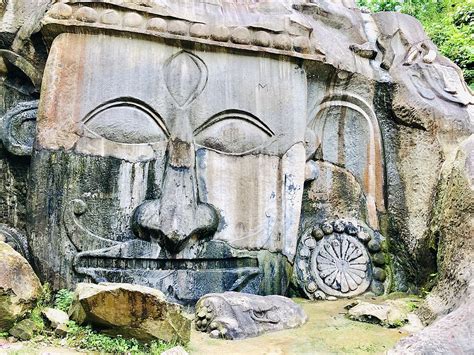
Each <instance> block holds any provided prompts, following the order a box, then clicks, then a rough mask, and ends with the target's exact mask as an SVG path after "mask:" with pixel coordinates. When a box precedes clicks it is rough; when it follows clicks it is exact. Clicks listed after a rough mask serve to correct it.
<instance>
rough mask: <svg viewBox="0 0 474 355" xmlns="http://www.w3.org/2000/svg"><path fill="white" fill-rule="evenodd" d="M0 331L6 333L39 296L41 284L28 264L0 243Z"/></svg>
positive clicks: (4, 244)
mask: <svg viewBox="0 0 474 355" xmlns="http://www.w3.org/2000/svg"><path fill="white" fill-rule="evenodd" d="M0 270H1V272H0V330H1V331H8V330H9V329H10V328H11V327H12V326H13V325H14V323H15V322H16V321H18V320H20V319H21V318H22V317H23V316H24V315H25V314H26V313H27V312H28V311H29V310H31V309H32V308H33V307H34V305H35V301H36V300H37V299H38V297H39V296H40V294H41V284H40V281H39V279H38V277H37V276H36V274H35V273H34V271H33V269H32V268H31V266H30V265H29V264H28V262H27V261H26V260H25V259H24V258H23V257H22V256H21V255H20V254H19V253H17V252H16V251H15V250H14V249H13V248H12V247H11V246H9V245H8V244H6V243H4V242H0Z"/></svg>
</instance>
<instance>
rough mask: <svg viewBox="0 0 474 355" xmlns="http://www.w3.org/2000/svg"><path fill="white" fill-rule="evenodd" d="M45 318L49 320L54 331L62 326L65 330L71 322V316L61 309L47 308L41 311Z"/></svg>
mask: <svg viewBox="0 0 474 355" xmlns="http://www.w3.org/2000/svg"><path fill="white" fill-rule="evenodd" d="M41 313H42V314H43V316H44V317H45V318H46V319H47V320H48V322H49V324H50V325H51V328H53V329H54V330H55V329H56V328H58V327H60V326H61V328H63V326H64V325H66V324H67V322H69V316H68V314H67V313H66V312H63V311H61V310H59V309H55V308H49V307H47V308H45V309H43V310H42V311H41Z"/></svg>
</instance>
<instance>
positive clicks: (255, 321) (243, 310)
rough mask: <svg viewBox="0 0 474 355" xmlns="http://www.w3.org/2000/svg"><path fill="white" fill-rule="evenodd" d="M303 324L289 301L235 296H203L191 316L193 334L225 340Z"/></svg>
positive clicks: (301, 314) (303, 317)
mask: <svg viewBox="0 0 474 355" xmlns="http://www.w3.org/2000/svg"><path fill="white" fill-rule="evenodd" d="M306 321H307V317H306V315H305V314H304V312H303V310H302V308H301V307H300V306H299V305H297V304H296V303H294V302H293V301H292V300H290V299H289V298H286V297H282V296H264V297H262V296H257V295H250V294H245V293H237V292H225V293H222V294H209V295H206V296H205V297H203V298H201V299H200V300H199V302H198V303H197V305H196V313H195V326H196V329H197V330H199V331H201V332H207V333H209V334H210V336H211V337H213V338H221V339H228V340H237V339H244V338H249V337H255V336H258V335H261V334H263V333H267V332H272V331H277V330H282V329H289V328H296V327H299V326H301V325H303V324H304V323H306Z"/></svg>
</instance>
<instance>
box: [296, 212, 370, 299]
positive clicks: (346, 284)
mask: <svg viewBox="0 0 474 355" xmlns="http://www.w3.org/2000/svg"><path fill="white" fill-rule="evenodd" d="M371 240H372V237H371V235H370V234H369V233H368V232H367V230H365V229H364V228H362V227H361V226H359V225H358V224H354V223H352V222H349V221H345V220H336V221H333V222H325V223H323V224H321V225H320V226H316V227H315V228H313V229H312V230H310V231H307V232H306V233H305V234H304V235H303V236H302V237H301V240H300V242H299V245H298V250H297V255H296V265H295V267H296V269H295V274H296V277H297V280H298V282H299V283H300V285H301V286H302V288H303V289H304V292H305V293H306V295H307V296H308V297H309V298H310V299H318V298H319V299H321V298H322V299H324V298H326V296H334V297H353V296H357V295H360V294H362V293H364V292H365V291H367V289H368V288H369V286H370V284H371V283H372V281H373V280H372V279H373V266H372V261H371V257H370V254H369V250H368V249H370V248H369V247H368V246H366V244H368V243H369V242H370V241H371ZM369 244H370V243H369Z"/></svg>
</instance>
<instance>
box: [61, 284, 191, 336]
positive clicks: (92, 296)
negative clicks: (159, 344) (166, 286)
mask: <svg viewBox="0 0 474 355" xmlns="http://www.w3.org/2000/svg"><path fill="white" fill-rule="evenodd" d="M69 315H70V317H71V319H72V320H74V321H76V322H77V323H79V324H82V323H89V324H92V325H95V326H99V327H100V328H101V329H102V330H103V332H104V333H106V334H109V335H121V336H123V337H133V338H136V339H138V340H142V341H151V340H155V339H159V340H164V341H166V342H176V343H181V344H186V343H188V342H189V338H190V333H191V318H190V317H189V316H188V315H186V313H185V312H184V311H183V308H182V307H181V306H180V305H178V304H174V303H170V302H168V301H166V298H165V296H164V294H163V293H162V292H160V291H158V290H156V289H153V288H150V287H144V286H137V285H131V284H119V283H100V284H98V285H95V284H89V283H79V284H78V285H77V288H76V291H75V300H74V301H73V304H72V305H71V308H70V310H69Z"/></svg>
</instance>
